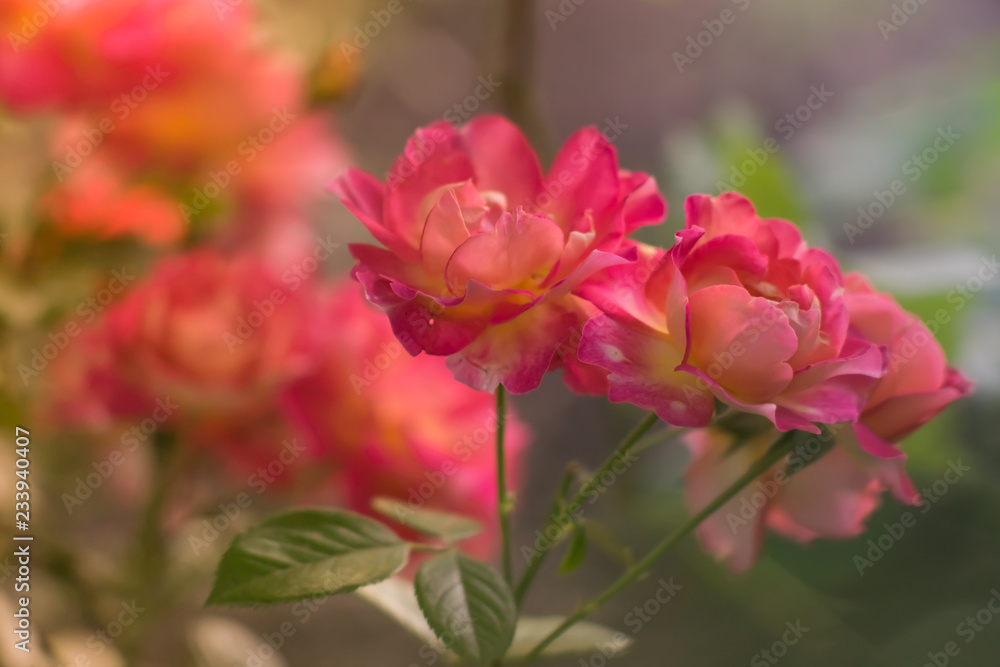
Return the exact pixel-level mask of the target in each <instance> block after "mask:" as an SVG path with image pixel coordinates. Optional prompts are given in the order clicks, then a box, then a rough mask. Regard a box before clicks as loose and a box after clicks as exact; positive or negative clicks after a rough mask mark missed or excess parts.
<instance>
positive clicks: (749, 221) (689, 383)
mask: <svg viewBox="0 0 1000 667" xmlns="http://www.w3.org/2000/svg"><path fill="white" fill-rule="evenodd" d="M685 210H686V213H687V224H686V227H685V229H683V230H681V231H680V232H678V234H677V243H676V245H675V246H674V247H673V248H671V249H670V250H669V251H662V250H659V249H655V248H648V247H638V248H636V249H635V251H634V255H633V256H634V258H635V259H636V261H635V262H634V263H632V264H628V265H624V266H616V267H612V268H611V269H609V270H608V271H607V272H605V274H603V275H602V277H601V280H599V281H593V282H592V283H590V284H588V285H586V286H585V287H584V289H583V290H582V291H581V293H582V294H583V296H585V297H587V298H588V299H590V300H591V301H592V302H593V303H594V304H595V305H597V306H598V307H599V308H601V309H602V310H603V311H604V314H603V315H600V316H598V317H595V318H594V319H592V320H590V321H589V322H588V323H587V325H586V327H585V328H584V330H583V340H582V341H581V344H580V351H579V356H580V359H581V360H582V361H585V362H587V363H591V364H595V365H597V366H600V367H602V368H604V369H607V370H608V371H610V372H611V375H610V376H609V381H610V384H611V389H610V392H609V395H610V398H611V400H612V401H616V402H629V403H634V404H636V405H639V406H642V407H645V408H649V409H652V410H654V411H655V412H656V413H657V415H659V416H660V418H661V419H663V420H664V421H666V422H669V423H671V424H676V425H681V426H704V425H706V424H708V422H709V420H710V419H711V417H712V413H713V411H714V407H715V400H716V399H718V400H720V401H722V402H724V403H726V404H728V405H731V406H734V407H735V408H737V409H739V410H741V411H743V412H748V413H754V414H759V415H762V416H764V417H767V418H768V419H769V420H771V421H772V422H773V423H774V424H775V425H776V426H777V427H778V428H779V429H780V430H782V431H787V430H791V429H802V430H806V431H811V432H817V431H818V429H817V427H816V426H815V425H814V424H813V422H822V423H835V422H841V421H852V420H854V419H855V418H856V417H857V416H858V414H859V413H860V412H861V409H862V407H863V406H864V404H865V399H866V396H867V394H868V391H869V389H870V388H871V386H872V385H873V383H874V382H875V380H876V379H877V378H879V377H881V376H882V375H883V374H884V372H885V359H884V354H883V350H882V349H881V348H880V347H879V345H877V344H874V343H872V342H870V341H868V340H865V339H863V338H859V337H857V336H856V335H849V332H848V313H847V308H846V306H845V304H844V299H843V280H842V278H841V274H840V268H839V267H838V265H837V262H836V260H835V259H834V258H833V257H831V256H830V255H829V254H828V253H826V252H824V251H822V250H818V249H815V248H807V246H806V244H805V242H804V241H803V240H802V237H801V235H800V234H799V231H798V229H796V228H795V226H794V225H792V224H791V223H789V222H786V221H784V220H774V219H770V220H763V219H761V218H759V217H758V216H757V214H756V212H755V211H754V208H753V205H752V204H751V203H750V202H749V201H748V200H747V199H746V198H744V197H742V196H740V195H737V194H735V193H727V194H724V195H722V196H721V197H717V198H712V197H708V196H702V195H695V196H692V197H690V198H689V199H688V200H687V203H686V206H685Z"/></svg>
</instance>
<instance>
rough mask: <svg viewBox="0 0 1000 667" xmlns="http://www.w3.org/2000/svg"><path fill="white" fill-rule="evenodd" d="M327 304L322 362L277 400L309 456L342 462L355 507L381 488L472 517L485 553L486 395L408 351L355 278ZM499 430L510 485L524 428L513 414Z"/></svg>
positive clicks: (488, 508)
mask: <svg viewBox="0 0 1000 667" xmlns="http://www.w3.org/2000/svg"><path fill="white" fill-rule="evenodd" d="M326 311H327V312H326V314H327V315H328V316H329V317H330V318H331V320H332V321H333V322H335V323H336V326H335V327H331V328H330V331H331V335H330V336H329V337H328V338H327V339H326V355H325V361H324V362H323V363H322V365H321V366H320V368H319V370H318V371H317V372H316V373H314V374H312V375H310V376H307V377H304V378H301V379H299V380H297V381H295V382H293V383H292V385H291V386H290V388H289V390H288V392H287V394H286V397H285V405H286V406H288V410H289V413H290V414H291V415H292V418H293V419H294V420H295V422H296V423H297V424H298V426H299V428H300V430H301V431H302V432H304V433H305V434H306V442H307V448H308V450H309V451H310V453H311V455H314V456H315V455H319V456H323V457H327V458H329V459H330V460H332V461H334V462H336V464H337V465H338V466H339V467H341V469H342V475H341V478H340V479H341V480H342V482H343V484H344V488H345V492H346V495H347V500H348V503H349V505H350V506H351V507H352V508H354V509H356V510H357V511H360V512H366V513H370V512H371V507H370V503H371V500H372V498H373V497H374V496H376V495H385V496H390V497H393V498H396V499H398V500H400V501H402V502H404V503H406V504H408V505H409V507H410V508H412V509H419V508H422V507H426V508H434V509H438V510H446V511H449V510H450V511H453V512H457V513H460V514H465V515H470V516H473V517H477V518H479V519H481V520H482V522H483V524H484V529H485V532H484V534H483V535H481V536H479V537H477V538H475V539H473V540H470V542H469V543H468V544H467V546H468V548H469V549H470V550H472V551H473V552H475V553H478V554H482V555H485V554H488V553H490V550H491V549H492V548H493V546H495V543H496V538H497V536H496V535H495V534H494V530H495V528H496V522H495V520H494V512H495V509H496V480H495V469H494V465H495V462H494V444H493V443H494V439H495V435H496V433H495V432H496V416H495V412H494V405H493V398H492V397H491V396H490V395H489V394H486V393H483V392H478V391H474V390H472V389H470V388H468V387H466V386H464V385H462V384H460V383H458V382H456V381H454V379H453V378H452V377H451V374H450V373H449V372H448V369H447V368H446V367H445V365H444V360H442V359H439V358H436V357H429V356H423V355H422V356H418V357H410V356H409V355H407V354H406V353H405V351H404V350H403V349H402V346H401V345H400V344H399V342H397V341H396V339H395V338H394V337H393V334H392V330H391V328H390V326H389V323H388V322H387V321H386V319H385V317H384V316H382V315H381V314H380V313H379V312H378V311H377V310H375V309H374V308H372V307H370V306H369V305H368V304H367V303H366V302H365V300H364V296H363V295H362V292H361V289H360V287H358V286H357V285H356V284H354V283H348V282H345V283H342V284H340V285H338V286H337V287H336V288H335V289H334V291H333V292H332V294H331V295H330V299H329V302H328V303H327V305H326ZM506 429H507V431H506V445H507V456H508V460H509V467H510V479H511V484H512V485H516V483H517V479H518V477H519V474H518V473H519V469H520V460H521V457H522V454H523V452H524V448H525V446H526V444H527V441H528V432H527V429H526V427H525V426H524V425H523V424H522V423H521V422H520V421H519V420H518V419H517V417H516V416H515V415H514V414H513V412H508V420H507V424H506Z"/></svg>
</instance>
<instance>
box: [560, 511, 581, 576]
mask: <svg viewBox="0 0 1000 667" xmlns="http://www.w3.org/2000/svg"><path fill="white" fill-rule="evenodd" d="M586 555H587V533H586V531H584V529H583V526H581V525H580V524H578V523H576V524H573V535H572V537H571V539H570V543H569V548H568V549H567V550H566V555H565V556H564V557H563V560H562V563H561V564H560V565H559V574H569V573H571V572H573V571H575V570H576V569H577V568H578V567H580V563H582V562H583V558H584V556H586Z"/></svg>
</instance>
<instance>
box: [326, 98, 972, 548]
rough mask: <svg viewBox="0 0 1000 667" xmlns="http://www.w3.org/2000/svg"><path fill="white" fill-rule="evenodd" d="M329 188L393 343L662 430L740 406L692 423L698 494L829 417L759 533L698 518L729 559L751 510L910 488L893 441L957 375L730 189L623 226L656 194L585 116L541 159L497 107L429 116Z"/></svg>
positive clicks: (780, 519) (885, 310)
mask: <svg viewBox="0 0 1000 667" xmlns="http://www.w3.org/2000/svg"><path fill="white" fill-rule="evenodd" d="M333 189H334V191H335V192H336V193H337V194H338V195H339V196H340V198H341V199H342V201H343V202H344V204H345V206H347V208H348V209H350V210H351V211H352V212H353V213H354V214H355V215H356V216H357V217H358V219H359V220H360V221H361V222H362V223H363V224H364V225H365V226H366V227H367V228H368V230H369V231H370V232H371V233H372V235H373V236H374V237H375V240H376V241H378V242H379V243H380V244H381V246H382V247H378V246H372V245H354V246H352V247H351V252H352V254H353V255H354V257H355V259H356V260H357V264H356V266H355V269H354V275H355V277H356V278H357V280H358V281H359V282H360V283H361V284H362V285H363V286H364V288H365V291H366V294H367V296H368V299H369V300H370V301H371V302H372V303H374V304H376V305H377V306H379V307H380V308H381V309H382V310H383V311H384V312H385V313H386V314H387V315H388V319H389V321H390V322H391V324H392V328H393V331H394V332H395V333H396V336H397V337H398V339H399V341H400V343H401V345H402V346H403V347H404V348H405V349H406V350H407V351H408V352H410V353H411V354H414V355H416V354H419V353H421V352H423V353H426V354H429V355H440V356H446V357H447V361H448V366H449V367H450V368H451V369H452V371H453V373H454V376H455V378H456V379H458V380H460V381H462V382H464V383H465V384H467V385H469V386H470V387H472V388H475V389H492V388H493V387H495V386H496V385H497V384H498V383H502V384H503V385H504V386H505V387H506V388H507V389H509V390H510V391H512V392H515V393H520V392H526V391H530V390H532V389H534V388H535V387H536V386H537V385H538V383H539V382H540V380H541V378H542V376H543V374H544V373H545V372H546V371H548V370H550V369H554V368H558V367H564V368H565V369H566V373H565V378H566V380H567V383H568V384H569V385H570V386H571V387H572V388H574V389H577V390H578V391H587V392H591V393H604V392H605V391H606V392H607V395H608V396H609V398H610V400H612V401H615V402H628V403H632V404H635V405H638V406H641V407H644V408H647V409H650V410H653V411H654V412H655V413H656V414H657V415H658V416H659V417H660V418H661V419H662V420H663V421H665V422H668V423H670V424H674V425H677V426H686V427H706V426H708V425H709V424H710V423H711V422H712V419H713V415H714V413H715V412H716V405H717V403H720V402H721V403H722V404H724V405H726V406H728V407H729V408H730V409H731V410H734V411H736V412H737V413H740V414H746V415H752V416H754V417H755V418H756V419H757V422H758V426H757V429H756V435H754V436H753V437H752V438H750V439H749V440H748V439H747V438H743V439H742V440H739V441H737V440H734V439H733V438H732V437H730V436H729V435H727V434H726V433H725V432H721V431H719V430H718V429H714V430H712V431H704V432H702V433H699V434H698V435H697V436H694V437H693V438H691V439H690V441H689V444H690V445H691V449H692V451H693V453H694V457H693V461H692V464H691V468H690V471H689V480H690V485H689V499H690V500H691V503H692V506H693V507H694V508H695V509H698V508H700V507H701V506H704V505H705V504H707V503H708V502H709V501H710V500H711V499H713V498H714V497H715V494H717V493H718V492H719V491H721V490H722V489H723V488H725V486H726V485H728V484H729V483H730V482H732V481H734V480H735V479H736V478H738V477H739V476H740V474H742V472H743V471H745V470H746V468H747V467H748V463H749V462H751V461H754V460H756V458H758V457H759V455H760V454H761V453H763V452H764V451H766V450H767V448H768V446H769V444H770V443H771V442H773V441H774V438H775V437H776V435H777V433H778V432H786V431H793V430H800V431H805V432H810V433H814V434H820V433H821V428H820V425H831V426H830V427H828V429H829V430H830V431H836V433H837V445H836V447H834V448H833V452H832V453H830V454H828V455H826V456H824V458H823V461H822V462H821V463H822V464H821V465H817V466H812V467H810V469H809V470H808V471H804V472H803V473H801V474H800V475H798V476H797V477H796V481H795V483H794V484H789V485H788V486H787V487H785V488H783V492H782V494H781V495H780V497H777V498H775V499H773V500H772V501H771V502H770V503H769V505H768V507H767V508H766V509H764V510H762V511H760V512H758V513H757V516H756V518H755V521H756V522H757V526H758V529H748V530H746V531H745V532H744V534H743V536H742V537H740V538H739V539H737V538H736V534H735V533H734V532H733V531H731V530H730V529H729V527H727V526H725V524H724V523H723V524H722V526H721V528H719V526H718V525H715V524H713V523H711V522H709V523H706V524H705V525H704V526H703V527H702V531H701V535H702V537H703V539H704V541H705V543H706V545H707V546H708V548H709V549H711V550H712V551H713V552H715V553H716V554H718V555H720V556H722V557H728V558H731V559H732V562H733V563H734V566H736V567H745V566H746V564H748V563H749V562H750V561H751V560H752V558H753V554H754V553H755V549H756V545H757V544H758V542H759V535H760V530H759V527H760V526H764V525H767V526H770V527H772V528H775V529H777V530H780V531H782V532H784V533H786V534H789V535H791V536H793V537H796V538H799V539H810V538H812V537H816V536H820V535H825V536H845V535H851V534H857V533H858V532H859V531H860V530H861V527H862V520H863V519H864V518H865V517H866V516H867V515H868V514H869V513H870V512H871V510H872V509H873V508H874V506H875V505H876V503H877V499H878V497H879V495H880V493H881V491H882V490H884V489H886V488H892V489H893V490H894V492H895V493H896V495H897V496H898V497H899V498H900V499H902V500H904V501H907V502H915V500H916V495H915V493H914V492H913V488H912V485H911V484H910V483H909V481H908V480H907V478H906V475H905V473H904V472H903V467H902V464H903V461H904V458H905V457H904V455H903V453H902V452H901V451H900V450H899V449H898V448H897V447H896V443H897V442H899V440H900V439H902V438H903V437H905V436H906V435H908V434H909V433H911V432H912V431H913V430H915V429H916V428H917V427H919V426H920V425H921V424H923V423H924V422H926V421H927V420H928V419H930V418H931V417H933V416H934V415H935V414H937V413H938V412H939V411H940V410H942V409H943V408H944V407H945V406H946V405H947V404H948V403H950V402H951V401H953V400H955V399H956V398H958V397H960V396H963V395H965V394H967V393H968V392H969V390H970V386H969V383H968V382H967V381H966V380H965V379H964V378H963V377H962V376H961V374H960V373H958V371H956V370H954V369H951V368H949V367H947V365H946V362H945V359H944V356H943V353H942V350H941V348H940V346H939V345H938V344H937V343H936V342H935V341H934V339H933V337H932V336H931V335H930V333H929V332H928V331H927V330H926V328H925V327H923V324H922V323H921V322H920V321H919V320H918V319H917V318H916V317H914V316H912V315H910V314H908V313H906V312H905V311H903V310H902V308H900V306H899V305H898V304H897V303H896V302H895V301H894V300H893V299H892V298H891V297H889V296H887V295H883V294H878V293H876V292H875V291H873V289H872V288H871V287H870V286H869V285H868V283H867V282H866V281H865V279H864V278H863V277H861V276H858V275H847V276H845V275H843V273H842V272H841V269H840V266H839V265H838V263H837V261H836V259H834V257H833V256H832V255H830V254H829V253H827V252H825V251H823V250H820V249H817V248H810V247H809V246H808V245H807V244H806V242H805V241H804V240H803V238H802V235H801V234H800V232H799V230H798V229H797V228H796V227H795V226H794V225H793V224H792V223H790V222H788V221H785V220H777V219H762V218H760V217H759V216H758V215H757V213H756V211H755V210H754V207H753V205H752V204H751V203H750V202H749V201H748V200H747V199H746V198H745V197H743V196H741V195H738V194H736V193H726V194H723V195H721V196H719V197H709V196H704V195H694V196H691V197H690V198H688V200H687V202H686V204H685V216H686V221H685V227H684V229H682V230H681V231H679V232H678V233H677V235H676V242H675V244H674V245H673V246H672V247H671V248H669V249H666V250H664V249H660V248H655V247H650V246H647V245H644V244H641V243H638V242H636V241H633V240H631V239H629V238H628V234H629V233H630V232H632V231H634V230H635V229H637V228H638V227H640V226H643V225H651V224H656V223H658V222H660V221H661V220H662V219H663V217H664V215H665V212H666V205H665V202H664V200H663V198H662V197H661V196H660V195H659V193H658V191H657V188H656V185H655V183H654V181H653V179H652V178H650V177H649V176H646V175H644V174H639V173H632V172H627V171H624V170H621V169H620V168H619V166H618V161H617V158H616V154H615V150H614V148H613V147H612V146H611V145H610V144H609V143H608V142H607V141H606V140H605V139H604V138H603V137H602V136H601V135H600V134H599V133H598V132H597V131H596V130H594V129H587V130H583V131H581V132H578V133H577V134H576V135H574V136H573V137H572V138H571V139H570V140H569V141H568V142H567V143H566V145H565V146H564V147H563V149H562V150H561V152H560V153H559V155H558V157H557V158H556V159H555V162H554V164H553V166H552V168H551V170H550V171H549V173H548V175H543V173H542V171H541V170H540V168H539V165H538V161H537V159H536V157H535V155H534V153H533V152H532V151H531V150H530V148H529V147H528V144H527V141H526V140H525V138H524V137H523V136H522V135H521V133H520V132H519V131H518V130H517V129H516V128H515V127H513V126H512V125H511V124H510V123H509V122H507V121H506V120H503V119H501V118H497V117H482V118H478V119H476V120H474V121H472V122H470V123H469V124H467V125H465V126H464V127H462V128H459V129H454V128H452V127H450V126H448V125H445V124H441V123H439V124H435V125H432V126H430V127H428V128H425V129H422V130H418V131H417V133H416V134H415V135H414V137H413V138H412V139H411V140H410V141H409V143H408V144H407V146H406V150H405V151H404V153H403V155H402V156H401V157H400V158H399V159H398V160H397V162H396V164H395V165H394V166H393V168H392V170H391V171H390V173H389V177H388V180H387V182H386V183H382V182H380V181H378V180H376V179H375V178H373V177H371V176H368V175H366V174H364V173H361V172H358V171H350V172H348V173H347V174H346V175H345V176H343V177H342V178H341V179H340V180H338V181H337V182H336V183H335V184H334V186H333ZM904 348H906V349H904ZM910 348H913V350H910ZM761 424H769V426H767V427H766V428H765V427H763V426H761ZM737 445H739V447H737ZM734 448H737V449H738V455H737V454H732V451H731V450H733V449H734ZM782 465H786V464H782ZM723 516H724V513H723V512H720V513H719V514H717V515H716V519H718V518H719V517H723ZM716 528H718V530H716Z"/></svg>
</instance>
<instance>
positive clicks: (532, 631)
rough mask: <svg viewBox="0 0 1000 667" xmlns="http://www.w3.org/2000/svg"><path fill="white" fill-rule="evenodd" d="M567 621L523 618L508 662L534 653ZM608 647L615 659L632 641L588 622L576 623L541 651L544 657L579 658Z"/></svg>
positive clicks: (509, 653)
mask: <svg viewBox="0 0 1000 667" xmlns="http://www.w3.org/2000/svg"><path fill="white" fill-rule="evenodd" d="M563 620H565V619H564V618H563V617H562V616H538V617H534V618H533V617H529V616H523V617H521V620H520V621H518V623H517V633H516V634H515V635H514V643H513V644H511V647H510V650H509V651H507V656H506V657H507V658H508V659H510V660H514V659H517V658H523V657H524V656H526V655H528V653H530V652H531V649H533V648H535V646H536V645H537V644H538V643H539V642H540V641H542V640H543V639H544V638H545V637H547V636H548V634H549V633H550V632H552V631H553V630H555V629H556V627H557V626H558V625H559V624H560V623H562V622H563ZM608 644H610V645H611V646H613V647H614V651H615V655H618V653H620V652H622V651H626V650H628V649H629V647H631V646H632V638H631V637H629V636H628V635H626V634H625V633H624V632H619V631H617V630H612V629H611V628H608V627H605V626H603V625H598V624H597V623H588V622H586V621H583V622H580V623H577V624H576V625H574V626H572V627H571V628H570V629H569V630H567V631H566V632H565V633H563V634H562V635H561V636H560V637H559V638H558V639H556V640H555V641H554V642H552V643H551V644H550V645H549V646H547V647H546V648H545V650H544V651H542V655H543V656H557V655H580V654H586V653H593V652H595V651H597V650H599V649H598V647H599V646H604V647H607V646H608Z"/></svg>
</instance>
